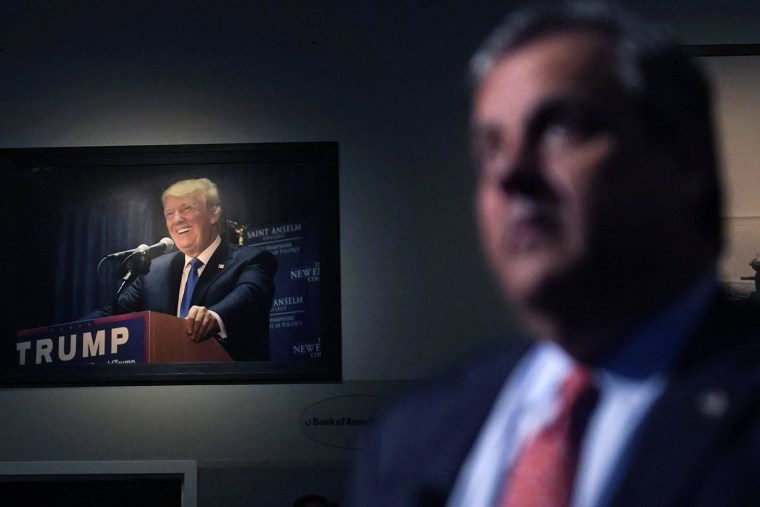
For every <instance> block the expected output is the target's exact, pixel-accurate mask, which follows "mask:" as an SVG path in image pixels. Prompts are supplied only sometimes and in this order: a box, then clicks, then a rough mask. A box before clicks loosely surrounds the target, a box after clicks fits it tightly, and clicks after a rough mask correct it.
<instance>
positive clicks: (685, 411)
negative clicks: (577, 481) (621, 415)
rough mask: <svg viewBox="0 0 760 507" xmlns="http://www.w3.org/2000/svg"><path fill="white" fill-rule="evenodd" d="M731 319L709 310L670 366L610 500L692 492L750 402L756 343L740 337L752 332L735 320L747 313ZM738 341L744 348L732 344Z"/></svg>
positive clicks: (622, 502)
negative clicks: (697, 332) (705, 322)
mask: <svg viewBox="0 0 760 507" xmlns="http://www.w3.org/2000/svg"><path fill="white" fill-rule="evenodd" d="M723 305H724V303H721V305H720V306H723ZM733 317H735V318H736V320H734V319H733V318H732V317H731V312H728V311H725V310H723V309H719V310H717V311H716V312H714V316H713V317H712V318H710V319H709V323H708V325H706V326H704V331H702V332H701V333H700V336H698V337H697V339H695V340H694V341H693V342H692V346H691V347H690V348H689V350H687V351H686V353H685V354H684V356H683V358H682V360H681V361H680V362H679V364H678V366H677V367H676V368H675V369H674V372H673V374H672V376H671V378H670V380H669V383H668V387H667V388H666V390H665V392H664V393H663V395H662V396H661V398H660V399H659V400H658V401H657V403H656V404H655V406H654V407H653V408H652V411H651V412H650V414H649V415H648V417H647V419H646V421H645V422H644V425H643V426H642V428H641V431H640V433H639V436H638V439H637V441H636V443H635V447H636V451H635V452H634V454H633V456H632V457H631V461H630V462H629V463H628V465H627V467H626V470H627V472H626V473H625V474H624V476H623V478H622V481H621V484H620V486H619V488H618V489H617V491H616V492H615V494H614V497H613V501H612V502H611V505H615V506H616V507H618V506H627V505H675V504H678V505H681V504H683V505H687V504H688V502H686V501H685V499H684V498H682V496H683V495H684V494H688V493H690V492H691V493H693V492H694V491H695V489H698V486H699V483H698V481H699V473H698V472H699V471H700V469H699V467H700V466H703V465H704V464H705V463H706V462H709V461H710V454H711V452H713V451H714V450H715V449H716V447H717V446H718V445H719V444H720V443H721V442H722V441H723V440H724V439H725V438H728V437H729V436H730V433H731V431H732V429H733V428H735V427H736V425H737V424H739V422H740V421H741V420H742V419H743V417H744V416H745V415H746V412H747V410H748V409H749V408H751V407H752V406H754V404H755V403H756V400H757V397H758V394H759V391H760V371H758V368H757V366H756V362H755V361H756V360H757V358H758V346H757V345H756V343H755V342H756V340H751V339H750V340H748V339H746V338H747V336H746V335H747V333H748V332H750V329H752V326H745V325H742V324H741V321H742V320H746V318H744V319H743V318H742V317H740V316H738V315H733ZM754 332H756V330H755V331H754ZM742 342H743V343H746V344H747V345H746V346H745V349H746V350H744V351H743V352H744V353H742V351H741V350H740V351H739V352H737V351H736V349H733V347H734V346H737V344H738V343H742Z"/></svg>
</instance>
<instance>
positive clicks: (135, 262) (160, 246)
mask: <svg viewBox="0 0 760 507" xmlns="http://www.w3.org/2000/svg"><path fill="white" fill-rule="evenodd" d="M172 249H174V241H172V240H171V239H169V238H164V239H162V240H161V241H159V242H158V243H156V244H155V245H151V246H147V245H140V246H138V247H137V248H135V249H133V250H128V251H127V252H126V253H127V258H126V259H124V261H123V262H122V263H121V269H122V270H123V271H125V273H124V276H123V277H122V278H121V285H120V286H119V290H117V291H116V300H117V301H118V299H119V295H120V294H121V293H122V291H123V290H124V289H125V288H126V287H127V286H128V285H129V284H131V283H132V282H134V281H135V279H137V276H138V275H141V274H142V275H145V274H148V271H149V270H150V261H151V260H152V259H155V258H156V257H158V256H159V255H162V254H165V253H168V252H171V251H172ZM124 253H125V252H117V253H116V254H112V255H119V254H124Z"/></svg>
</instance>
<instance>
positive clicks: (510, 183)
mask: <svg viewBox="0 0 760 507" xmlns="http://www.w3.org/2000/svg"><path fill="white" fill-rule="evenodd" d="M503 163H504V167H503V168H502V169H501V171H500V175H501V178H500V182H499V184H500V186H501V189H502V191H504V193H505V194H507V195H510V196H523V197H529V198H538V197H541V196H542V195H545V194H548V193H550V191H551V190H550V186H549V183H548V182H547V180H546V171H545V170H544V167H543V164H542V163H541V157H540V155H539V153H538V150H536V149H535V147H533V146H531V145H530V144H527V143H524V144H523V145H521V146H520V147H519V149H518V150H516V151H515V153H513V154H512V156H510V157H505V160H504V162H503Z"/></svg>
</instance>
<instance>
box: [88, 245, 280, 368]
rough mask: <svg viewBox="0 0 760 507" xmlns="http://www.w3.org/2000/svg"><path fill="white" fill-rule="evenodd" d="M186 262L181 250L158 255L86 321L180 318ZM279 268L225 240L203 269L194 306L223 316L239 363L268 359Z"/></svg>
mask: <svg viewBox="0 0 760 507" xmlns="http://www.w3.org/2000/svg"><path fill="white" fill-rule="evenodd" d="M184 262H185V256H184V254H183V253H182V252H176V253H174V254H166V255H161V256H159V257H156V258H155V259H153V261H151V265H150V271H149V272H148V274H146V275H140V276H138V277H137V279H136V280H135V281H134V282H133V283H132V284H131V285H129V286H128V287H127V288H126V289H125V290H124V292H122V294H121V295H120V296H119V305H118V306H114V305H110V306H107V307H104V308H102V309H100V310H98V311H96V312H94V313H92V314H90V315H88V316H87V317H86V318H88V319H90V318H96V317H104V316H108V315H114V314H120V313H129V312H140V311H145V310H150V311H154V312H161V313H166V314H169V315H176V314H177V305H178V303H179V286H180V283H181V280H182V270H183V268H184ZM276 270H277V260H276V258H275V257H274V255H272V254H271V253H270V252H268V251H266V250H263V249H261V248H258V247H255V246H237V245H231V244H229V243H227V242H226V241H224V239H223V240H222V243H221V244H220V245H219V248H217V249H216V251H215V252H214V254H213V255H212V256H211V259H209V262H208V264H207V265H206V267H205V268H203V273H201V276H200V278H199V279H198V284H197V285H196V286H195V290H194V291H193V297H192V300H191V304H192V305H200V306H205V307H207V308H208V309H209V310H213V311H215V312H216V313H218V314H219V317H221V319H222V321H223V322H224V325H225V328H226V330H227V339H225V340H222V341H220V343H222V345H223V346H224V348H225V349H226V350H227V352H228V353H229V354H230V355H231V356H232V358H233V359H235V360H238V361H254V360H266V359H268V353H269V310H270V309H271V307H272V298H273V297H274V273H275V271H276Z"/></svg>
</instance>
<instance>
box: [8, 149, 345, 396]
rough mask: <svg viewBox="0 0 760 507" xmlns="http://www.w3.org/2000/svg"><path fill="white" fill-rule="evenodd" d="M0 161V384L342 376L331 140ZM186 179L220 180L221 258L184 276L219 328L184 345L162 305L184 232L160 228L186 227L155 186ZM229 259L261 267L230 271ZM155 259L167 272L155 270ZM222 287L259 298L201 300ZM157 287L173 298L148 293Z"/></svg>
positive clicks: (174, 284)
mask: <svg viewBox="0 0 760 507" xmlns="http://www.w3.org/2000/svg"><path fill="white" fill-rule="evenodd" d="M1 156H2V163H3V179H4V188H5V189H6V193H7V195H6V208H7V209H6V213H5V220H6V231H8V234H9V237H10V238H11V241H10V244H8V245H7V247H6V248H7V250H6V252H5V254H6V255H8V256H9V258H8V259H7V262H6V266H7V269H8V270H9V274H10V276H9V277H6V278H7V279H8V281H9V283H10V286H9V288H8V292H7V294H9V295H11V298H10V299H11V300H12V301H11V302H10V306H9V307H8V309H9V310H10V313H9V316H8V318H7V319H6V325H7V326H9V327H10V328H11V329H9V330H8V333H7V336H6V338H7V340H6V342H5V347H4V350H3V352H4V353H3V360H2V361H3V363H2V364H3V367H2V380H3V381H4V383H11V384H39V383H51V382H52V383H73V384H76V383H93V382H95V383H97V382H106V383H113V382H117V383H118V382H127V383H135V382H209V381H212V382H213V381H244V382H250V381H254V382H255V381H261V382H267V381H288V380H293V381H304V380H307V381H308V380H339V379H340V375H341V371H340V357H341V353H340V344H341V329H340V322H341V320H340V280H339V274H340V261H339V251H340V249H339V224H338V218H339V217H338V146H337V143H334V142H314V143H267V144H223V145H174V146H167V145H162V146H117V147H70V148H19V149H4V150H2V151H1ZM199 178H205V179H208V180H210V181H212V182H213V183H214V184H215V185H216V187H217V188H218V193H219V196H220V199H221V214H220V215H219V217H218V220H217V222H216V224H217V225H218V229H219V232H220V240H221V244H220V247H218V249H217V254H218V253H219V252H222V251H223V252H228V251H229V252H230V253H229V255H228V256H225V257H224V258H223V259H222V258H217V257H212V259H211V261H210V262H209V265H208V266H205V267H204V268H203V269H204V271H202V272H201V275H200V278H199V280H198V285H197V287H198V290H201V287H203V288H202V290H203V291H207V292H206V293H204V294H206V296H208V297H210V298H211V299H212V301H210V302H209V304H208V307H209V309H210V310H214V308H217V309H218V310H219V312H218V313H222V314H223V315H224V316H226V319H227V321H228V322H225V324H224V325H225V327H229V328H230V329H229V330H227V331H228V333H227V334H228V336H221V334H216V335H215V336H214V337H213V338H211V339H210V340H203V341H201V342H200V343H198V344H196V343H195V342H192V340H189V339H187V340H185V339H183V337H182V336H181V333H180V331H178V329H180V328H181V326H182V323H181V322H180V319H179V318H178V317H177V314H176V312H175V311H174V309H175V307H174V306H173V305H177V301H178V299H179V292H180V289H181V287H180V285H179V283H180V276H181V270H182V267H183V266H184V262H181V259H184V255H183V254H182V252H181V251H180V246H181V245H179V244H175V241H174V240H173V239H175V240H177V241H180V242H183V241H184V240H185V239H184V238H185V237H183V236H173V234H180V233H181V234H185V233H186V232H187V233H188V234H193V230H192V228H190V227H186V228H181V229H182V230H180V229H179V228H178V229H177V230H175V231H169V220H168V219H167V218H166V217H165V216H164V212H165V209H164V205H163V203H162V193H163V192H164V190H165V189H167V188H168V187H169V186H171V185H172V184H174V183H175V182H177V181H182V180H187V179H199ZM183 224H184V222H183ZM234 252H239V253H234ZM233 253H234V255H233ZM217 254H215V255H217ZM243 254H245V255H243ZM243 256H245V257H246V258H253V257H255V258H256V259H257V261H256V262H259V264H261V265H264V264H266V265H268V266H269V267H268V268H267V269H268V271H266V270H265V271H262V272H256V271H255V270H256V269H259V268H258V267H256V266H254V267H251V266H250V265H249V264H245V265H243V264H241V266H242V267H239V266H238V259H239V258H242V257H243ZM260 259H264V261H261V260H260ZM272 259H274V260H273V261H272ZM175 260H176V262H175ZM178 263H179V264H178ZM170 264H171V265H172V266H175V265H178V266H180V267H179V268H176V269H175V268H170V267H169V265H170ZM254 264H255V263H254ZM272 266H276V268H274V269H272ZM238 268H239V271H238ZM262 269H263V268H262ZM164 270H166V271H167V273H168V272H170V271H171V270H174V272H176V273H175V275H172V276H174V278H172V277H171V276H169V275H167V277H166V278H159V274H161V273H163V271H164ZM151 271H152V273H151ZM206 271H207V272H206ZM204 274H205V275H206V276H205V277H204ZM149 277H150V278H149ZM223 279H229V280H228V282H227V283H222V282H221V280H223ZM262 279H263V280H265V282H266V283H265V284H264V283H263V282H262V283H259V281H260V280H262ZM183 286H184V284H183ZM267 287H268V288H267ZM215 291H216V295H213V297H212V294H214V292H215ZM232 291H235V295H236V296H238V297H240V295H241V294H244V295H245V297H251V298H255V299H256V300H257V301H258V303H257V304H258V306H251V307H250V308H249V309H248V310H245V309H244V311H242V312H241V309H240V308H241V307H235V308H236V309H235V311H232V310H230V309H229V308H228V305H227V303H230V302H229V299H231V298H230V297H228V298H227V300H225V301H226V303H219V306H214V304H216V303H217V301H216V300H213V299H214V298H216V299H219V298H222V299H223V298H225V297H227V295H228V293H229V292H232ZM158 293H160V294H161V298H163V299H171V297H172V295H173V297H174V299H173V301H172V302H171V303H169V306H166V305H165V304H164V303H165V301H163V302H162V303H161V304H158V303H157V300H158V299H160V298H159V296H158V295H157V294H158ZM127 295H131V296H133V297H132V298H131V300H130V301H129V302H128V303H127V302H125V300H124V298H125V297H126V296H127ZM167 295H169V296H168V297H167ZM151 297H152V298H153V299H151ZM263 304H266V308H267V310H265V312H264V313H265V314H264V315H257V313H261V311H260V308H261V307H262V305H263ZM231 305H232V303H230V305H229V306H230V307H231ZM222 320H223V321H224V318H223V319H222ZM177 322H180V324H177ZM257 323H258V324H257ZM259 324H260V325H259ZM178 325H179V326H180V327H179V328H178V327H177V326H178ZM177 335H179V336H177ZM254 343H256V344H258V345H257V346H256V347H258V348H255V352H251V350H254V349H251V348H250V347H248V345H250V344H254ZM241 344H243V345H245V346H244V347H241Z"/></svg>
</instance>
